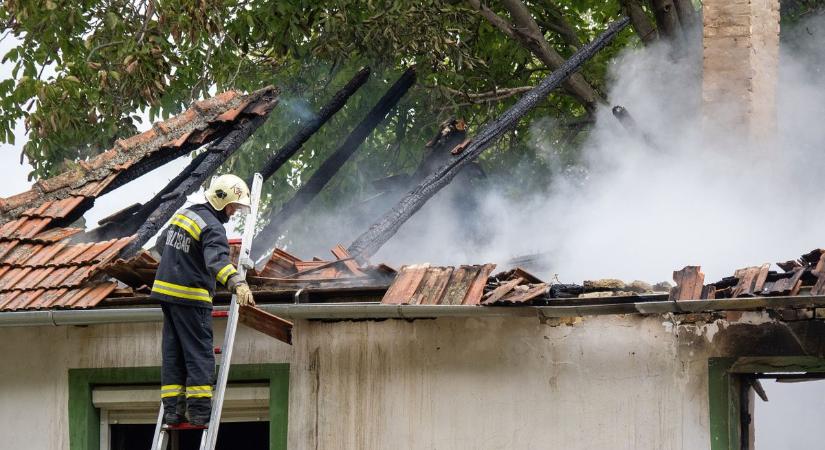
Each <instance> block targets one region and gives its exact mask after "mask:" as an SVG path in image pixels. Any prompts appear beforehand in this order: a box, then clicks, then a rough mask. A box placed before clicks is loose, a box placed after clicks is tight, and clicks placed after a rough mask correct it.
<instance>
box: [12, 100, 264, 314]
mask: <svg viewBox="0 0 825 450" xmlns="http://www.w3.org/2000/svg"><path fill="white" fill-rule="evenodd" d="M275 92H276V91H275V89H274V88H272V87H267V88H264V89H261V90H258V91H256V92H253V93H251V94H249V95H243V94H241V93H239V92H237V91H229V92H225V93H223V94H220V95H217V96H215V97H213V98H210V99H207V100H202V101H199V102H197V103H195V104H193V105H192V107H190V108H189V109H187V110H186V111H184V112H183V113H182V114H179V115H177V116H175V117H172V118H170V119H168V120H166V121H164V122H158V123H155V124H154V125H153V126H152V129H150V130H148V131H145V132H143V133H140V134H138V135H135V136H133V137H131V138H128V139H122V140H118V141H117V142H116V143H115V146H114V147H112V148H111V149H109V150H107V151H106V152H103V153H101V154H100V155H97V156H96V157H94V158H92V159H90V160H88V161H81V162H79V163H78V164H77V166H76V167H75V168H73V169H71V170H69V171H67V172H64V173H62V174H60V175H57V176H55V177H52V178H49V179H45V180H40V181H38V182H37V183H35V184H34V185H33V186H32V188H31V189H29V190H28V191H25V192H22V193H20V194H17V195H13V196H11V197H7V198H4V199H0V225H2V228H0V310H18V309H39V308H58V307H68V308H88V307H92V306H94V305H96V304H98V303H99V302H100V301H101V300H103V299H104V298H105V297H107V296H109V295H111V294H112V293H113V292H114V291H115V289H116V288H117V283H115V282H113V281H110V280H107V279H106V277H105V276H104V274H103V271H102V267H103V266H106V265H107V264H109V263H111V262H113V261H115V260H116V259H117V257H118V255H119V253H120V252H121V250H123V248H124V247H126V246H127V245H128V244H129V243H130V242H131V241H132V240H133V239H134V237H133V236H124V237H118V238H116V239H108V240H100V241H94V242H85V243H73V242H71V240H72V237H73V236H75V235H77V234H79V233H81V232H83V231H84V230H83V229H81V228H77V227H71V226H70V225H71V223H72V222H74V221H75V220H77V219H78V218H80V217H81V216H82V215H83V213H85V212H86V211H87V210H88V209H89V208H91V207H92V206H93V204H94V200H95V199H96V198H97V197H99V196H101V195H103V194H105V193H107V192H110V191H112V190H114V189H116V188H117V187H119V186H121V185H123V184H125V183H128V182H129V181H131V180H133V179H135V178H137V177H139V176H140V175H143V174H144V173H146V172H148V171H150V170H153V169H155V168H157V167H159V166H161V165H163V164H165V163H166V162H169V161H171V160H173V159H175V158H177V157H179V156H182V155H184V154H186V153H188V152H191V151H193V150H195V149H197V148H199V147H201V146H203V145H205V144H208V143H211V142H213V141H215V140H217V139H220V138H221V137H223V136H225V135H227V134H228V133H230V132H232V130H233V129H234V128H235V126H237V124H238V123H240V122H241V121H242V119H244V118H249V117H254V116H264V117H265V116H267V115H268V114H269V112H270V111H271V110H272V108H273V107H274V105H275V104H276V103H277V96H276V95H275Z"/></svg>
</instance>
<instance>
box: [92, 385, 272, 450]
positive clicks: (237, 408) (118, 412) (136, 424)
mask: <svg viewBox="0 0 825 450" xmlns="http://www.w3.org/2000/svg"><path fill="white" fill-rule="evenodd" d="M92 404H93V405H94V407H95V408H97V409H98V410H99V411H100V450H131V449H139V450H143V449H145V448H146V443H147V442H151V440H152V436H153V433H154V428H155V423H156V421H157V414H158V387H157V385H152V386H148V385H142V386H134V385H133V386H127V385H120V386H97V387H94V388H93V389H92ZM201 434H202V433H201V432H200V431H191V432H190V431H186V432H178V433H175V434H174V435H173V441H172V443H171V444H172V445H170V449H171V450H189V449H194V450H197V448H198V444H199V443H200V437H201ZM176 441H180V442H176ZM238 442H244V448H246V449H249V450H267V449H268V448H269V384H268V383H234V384H232V385H229V386H228V388H227V391H226V397H225V398H224V403H223V411H222V414H221V429H220V439H218V442H217V450H220V449H230V448H236V447H237V443H238ZM232 444H236V445H232Z"/></svg>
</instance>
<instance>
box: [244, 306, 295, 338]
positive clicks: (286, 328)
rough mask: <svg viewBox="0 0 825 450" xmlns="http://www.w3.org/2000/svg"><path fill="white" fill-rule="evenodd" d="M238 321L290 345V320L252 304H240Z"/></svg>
mask: <svg viewBox="0 0 825 450" xmlns="http://www.w3.org/2000/svg"><path fill="white" fill-rule="evenodd" d="M238 322H239V323H242V324H244V325H246V326H248V327H249V328H252V329H255V330H258V331H260V332H261V333H263V334H265V335H267V336H271V337H273V338H275V339H277V340H279V341H281V342H286V343H287V344H289V345H292V322H289V321H287V320H284V319H281V318H280V317H278V316H276V315H274V314H270V313H268V312H266V311H264V310H262V309H259V308H256V307H254V306H241V307H240V314H239V315H238Z"/></svg>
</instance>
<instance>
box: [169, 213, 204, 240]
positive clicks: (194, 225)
mask: <svg viewBox="0 0 825 450" xmlns="http://www.w3.org/2000/svg"><path fill="white" fill-rule="evenodd" d="M175 218H176V219H179V220H182V221H184V222H186V223H188V224H189V225H191V226H192V229H193V230H195V231H196V232H197V233H198V236H200V235H201V227H200V225H198V224H197V223H196V222H195V221H194V220H192V219H190V218H188V217H186V216H185V215H183V214H175Z"/></svg>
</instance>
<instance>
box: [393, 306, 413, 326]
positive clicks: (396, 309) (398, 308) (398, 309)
mask: <svg viewBox="0 0 825 450" xmlns="http://www.w3.org/2000/svg"><path fill="white" fill-rule="evenodd" d="M402 306H404V305H402V304H400V303H399V304H398V305H396V306H395V312H396V313H397V314H398V318H399V319H402V320H406V321H407V322H413V321H415V319H414V318H412V317H405V316H404V311H403V310H402V309H401V307H402Z"/></svg>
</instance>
